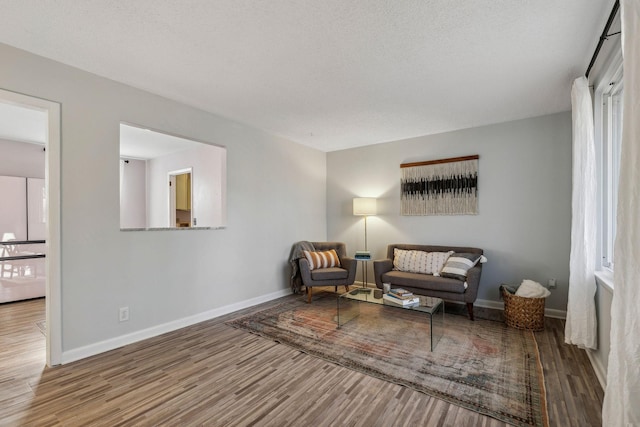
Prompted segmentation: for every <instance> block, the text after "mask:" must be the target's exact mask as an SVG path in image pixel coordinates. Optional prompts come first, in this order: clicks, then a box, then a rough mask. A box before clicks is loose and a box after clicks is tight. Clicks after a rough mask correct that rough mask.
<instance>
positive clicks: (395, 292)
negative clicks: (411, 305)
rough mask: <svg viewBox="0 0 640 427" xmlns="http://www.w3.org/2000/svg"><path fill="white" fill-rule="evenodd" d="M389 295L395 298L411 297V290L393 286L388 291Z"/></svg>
mask: <svg viewBox="0 0 640 427" xmlns="http://www.w3.org/2000/svg"><path fill="white" fill-rule="evenodd" d="M389 295H391V296H394V297H397V298H403V299H404V298H413V292H409V291H408V290H406V289H402V288H394V289H391V290H390V291H389Z"/></svg>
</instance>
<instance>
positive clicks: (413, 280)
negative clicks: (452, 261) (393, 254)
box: [382, 270, 467, 294]
mask: <svg viewBox="0 0 640 427" xmlns="http://www.w3.org/2000/svg"><path fill="white" fill-rule="evenodd" d="M382 282H384V283H391V284H393V286H397V287H403V286H406V287H409V288H418V289H428V290H435V291H443V292H453V293H458V294H462V293H464V292H465V290H466V288H467V287H466V283H465V282H464V281H463V280H456V279H450V278H447V277H438V276H432V275H426V274H420V273H408V272H405V271H397V270H391V271H388V272H386V273H384V274H382Z"/></svg>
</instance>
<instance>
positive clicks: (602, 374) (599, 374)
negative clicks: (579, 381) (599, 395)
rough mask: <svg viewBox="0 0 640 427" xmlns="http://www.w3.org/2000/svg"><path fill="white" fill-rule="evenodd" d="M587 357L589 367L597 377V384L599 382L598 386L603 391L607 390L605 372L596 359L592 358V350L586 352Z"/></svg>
mask: <svg viewBox="0 0 640 427" xmlns="http://www.w3.org/2000/svg"><path fill="white" fill-rule="evenodd" d="M586 352H587V356H588V357H589V361H590V362H591V367H592V368H593V371H594V372H595V373H596V377H598V382H600V386H601V387H602V389H603V390H606V389H607V372H606V371H605V369H604V366H602V363H601V362H600V360H598V358H597V357H594V356H593V350H589V349H587V350H586Z"/></svg>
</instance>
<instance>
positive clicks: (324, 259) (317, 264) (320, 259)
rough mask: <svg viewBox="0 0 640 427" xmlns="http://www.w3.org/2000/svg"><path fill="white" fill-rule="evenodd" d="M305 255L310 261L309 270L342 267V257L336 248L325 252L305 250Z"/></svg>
mask: <svg viewBox="0 0 640 427" xmlns="http://www.w3.org/2000/svg"><path fill="white" fill-rule="evenodd" d="M303 253H304V257H305V258H306V259H307V261H309V270H315V269H317V268H329V267H340V258H338V253H337V252H336V251H335V249H331V250H328V251H324V252H311V251H303Z"/></svg>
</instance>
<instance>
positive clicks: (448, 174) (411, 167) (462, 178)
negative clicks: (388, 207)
mask: <svg viewBox="0 0 640 427" xmlns="http://www.w3.org/2000/svg"><path fill="white" fill-rule="evenodd" d="M479 158H480V156H478V155H475V156H466V157H455V158H451V159H441V160H431V161H426V162H417V163H403V164H401V165H400V168H401V172H402V177H401V179H400V206H401V207H400V210H401V212H400V213H401V214H402V215H477V214H478V159H479Z"/></svg>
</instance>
